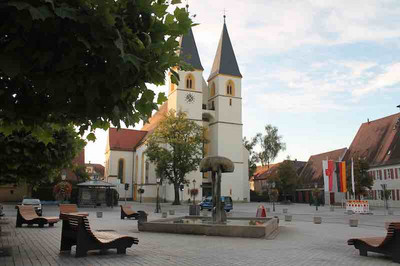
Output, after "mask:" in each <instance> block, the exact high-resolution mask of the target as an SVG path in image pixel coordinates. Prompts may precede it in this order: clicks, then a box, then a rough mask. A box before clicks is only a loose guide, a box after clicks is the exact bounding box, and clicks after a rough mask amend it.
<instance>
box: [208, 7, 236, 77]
mask: <svg viewBox="0 0 400 266" xmlns="http://www.w3.org/2000/svg"><path fill="white" fill-rule="evenodd" d="M225 18H226V16H225V14H224V27H223V29H222V34H221V38H220V40H219V43H218V48H217V53H216V54H215V58H214V63H213V66H212V69H211V74H210V77H209V78H208V81H210V80H211V79H212V78H214V77H215V76H217V75H218V74H225V75H231V76H236V77H240V78H241V77H242V74H240V70H239V66H238V63H237V61H236V57H235V52H234V51H233V47H232V43H231V39H230V38H229V34H228V29H227V28H226V23H225Z"/></svg>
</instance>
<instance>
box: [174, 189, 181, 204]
mask: <svg viewBox="0 0 400 266" xmlns="http://www.w3.org/2000/svg"><path fill="white" fill-rule="evenodd" d="M174 192H175V199H174V202H173V203H172V205H181V201H180V200H179V184H174Z"/></svg>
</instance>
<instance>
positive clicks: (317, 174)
mask: <svg viewBox="0 0 400 266" xmlns="http://www.w3.org/2000/svg"><path fill="white" fill-rule="evenodd" d="M346 150H347V148H343V149H338V150H334V151H329V152H325V153H320V154H315V155H311V156H310V159H308V162H307V164H306V166H304V168H303V170H302V171H301V174H300V181H301V182H300V184H299V186H302V185H309V184H312V183H314V182H318V183H319V185H321V184H322V185H323V182H324V180H323V177H322V161H323V160H326V159H329V160H340V159H342V158H343V156H344V154H345V152H346Z"/></svg>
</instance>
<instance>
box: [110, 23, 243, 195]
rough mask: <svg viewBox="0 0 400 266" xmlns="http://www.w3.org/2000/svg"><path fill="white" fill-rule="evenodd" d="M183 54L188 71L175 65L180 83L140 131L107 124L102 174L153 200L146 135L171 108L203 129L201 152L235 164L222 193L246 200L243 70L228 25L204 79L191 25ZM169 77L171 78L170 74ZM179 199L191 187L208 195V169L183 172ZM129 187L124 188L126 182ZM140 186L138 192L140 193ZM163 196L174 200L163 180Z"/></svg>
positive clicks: (172, 87)
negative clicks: (188, 66)
mask: <svg viewBox="0 0 400 266" xmlns="http://www.w3.org/2000/svg"><path fill="white" fill-rule="evenodd" d="M180 45H181V53H180V56H181V57H182V59H183V60H184V61H185V62H186V63H188V64H190V65H191V66H192V67H193V70H192V71H181V70H176V71H177V72H178V74H179V76H180V82H179V84H178V85H176V84H173V83H171V82H170V83H169V86H168V93H167V94H168V100H167V102H166V103H164V104H163V105H162V106H161V107H160V109H159V111H158V112H157V113H156V114H155V115H153V116H152V118H151V119H150V121H149V123H148V124H146V125H144V126H143V128H142V130H129V129H121V130H119V131H117V130H116V129H110V130H109V134H108V139H107V146H106V153H105V157H106V158H105V176H106V180H108V182H112V183H115V184H119V185H118V188H117V189H118V191H119V194H120V197H125V193H126V197H127V198H129V199H133V200H135V201H140V200H142V201H155V200H156V195H157V184H156V179H157V177H156V173H155V166H154V165H153V164H151V163H149V162H148V161H147V158H146V156H145V150H146V138H147V136H148V135H149V134H151V133H152V132H153V130H154V129H155V128H156V127H157V125H158V123H159V121H160V120H161V119H162V118H163V115H164V114H166V113H167V112H168V111H169V110H171V109H173V110H176V111H184V112H186V113H187V117H188V118H189V119H190V120H193V121H195V122H196V123H198V124H199V125H202V126H204V127H205V128H206V129H207V133H206V134H207V139H208V140H209V143H208V144H206V145H205V147H204V155H205V156H213V155H218V156H224V157H227V158H229V159H230V160H232V162H233V163H234V165H235V171H234V172H233V173H227V174H223V177H222V184H221V194H222V195H224V196H231V197H232V199H233V200H234V201H246V202H247V201H249V200H250V188H249V176H248V157H249V153H248V151H247V150H246V149H245V147H244V146H243V143H242V137H243V133H242V132H243V129H242V128H243V124H242V88H241V85H242V75H241V73H240V70H239V67H238V64H237V61H236V57H235V54H234V51H233V47H232V44H231V41H230V38H229V34H228V30H227V27H226V24H225V23H224V25H223V30H222V34H221V38H220V41H219V44H218V48H217V52H216V55H215V59H214V63H213V66H212V70H211V74H210V76H209V78H208V80H207V81H206V80H205V79H204V78H203V70H204V69H203V67H202V64H201V61H200V57H199V54H198V51H197V47H196V42H195V39H194V36H193V32H192V30H190V31H189V33H188V34H186V35H184V36H183V37H182V38H181V40H180ZM168 80H170V78H168ZM186 179H187V180H188V181H190V186H189V187H187V186H185V187H184V189H183V191H181V192H180V193H181V195H180V198H181V199H182V200H188V199H189V198H190V195H189V190H190V189H191V188H193V186H194V185H193V182H192V181H193V180H195V181H196V182H195V184H196V185H195V186H196V188H198V189H199V191H200V193H199V195H198V196H197V199H196V200H201V198H202V197H204V196H208V195H211V174H210V173H204V174H203V173H200V171H194V172H191V173H189V174H188V175H187V176H186ZM124 184H129V188H128V190H127V191H125V185H124ZM139 189H143V190H144V192H143V193H142V194H140V193H138V190H139ZM159 191H160V196H161V198H162V200H165V201H173V200H174V189H173V186H172V185H171V184H168V182H167V181H164V182H163V184H162V185H161V187H160V188H159Z"/></svg>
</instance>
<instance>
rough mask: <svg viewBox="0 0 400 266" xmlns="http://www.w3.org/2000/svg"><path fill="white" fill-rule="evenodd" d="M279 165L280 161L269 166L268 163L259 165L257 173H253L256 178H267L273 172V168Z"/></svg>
mask: <svg viewBox="0 0 400 266" xmlns="http://www.w3.org/2000/svg"><path fill="white" fill-rule="evenodd" d="M278 165H279V163H276V164H270V165H269V166H268V165H265V166H257V169H256V171H255V173H254V175H253V178H254V180H263V179H267V178H268V176H269V175H270V174H271V173H272V170H273V168H275V167H276V166H278ZM270 170H271V171H270Z"/></svg>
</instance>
